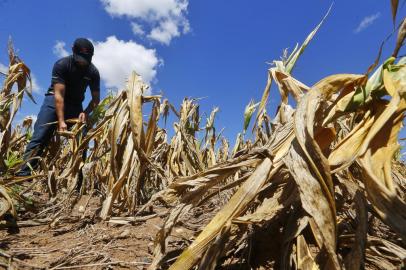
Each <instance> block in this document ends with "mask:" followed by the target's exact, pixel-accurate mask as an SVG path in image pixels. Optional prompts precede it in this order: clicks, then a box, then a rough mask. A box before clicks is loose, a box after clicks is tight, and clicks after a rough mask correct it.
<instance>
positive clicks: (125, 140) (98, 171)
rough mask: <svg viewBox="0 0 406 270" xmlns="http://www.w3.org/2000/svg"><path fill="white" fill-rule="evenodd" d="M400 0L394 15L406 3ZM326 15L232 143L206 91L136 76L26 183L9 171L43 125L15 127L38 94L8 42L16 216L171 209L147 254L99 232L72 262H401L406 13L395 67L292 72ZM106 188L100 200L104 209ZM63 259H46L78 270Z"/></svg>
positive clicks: (9, 149)
mask: <svg viewBox="0 0 406 270" xmlns="http://www.w3.org/2000/svg"><path fill="white" fill-rule="evenodd" d="M392 3H393V16H394V19H395V17H396V10H397V4H396V3H397V1H392ZM323 20H324V19H323ZM322 22H323V21H322ZM322 22H321V23H320V24H319V25H318V26H317V27H316V28H315V29H314V30H313V31H312V32H311V33H310V35H309V36H308V37H307V38H306V40H305V41H304V42H303V44H302V45H300V46H297V47H296V48H295V49H294V50H293V51H292V52H291V53H290V54H288V53H287V52H285V54H284V55H283V57H282V59H281V60H278V61H274V62H273V65H272V67H271V68H270V69H269V70H268V78H267V83H266V87H265V90H264V93H263V97H262V100H261V101H260V102H259V103H257V104H255V103H254V102H250V103H249V104H248V105H247V108H246V110H245V112H244V120H243V131H242V133H241V134H239V135H238V136H237V139H236V142H235V145H234V146H233V148H232V149H231V148H230V143H229V141H228V140H227V139H225V138H223V137H222V136H221V132H220V134H218V133H216V129H215V124H214V122H215V115H216V113H217V112H218V109H217V108H215V109H214V110H213V111H212V113H211V114H210V116H209V118H207V120H206V123H202V116H201V114H200V111H199V105H198V103H197V100H195V99H184V100H183V102H182V105H181V107H180V108H179V110H177V109H176V108H174V106H172V105H171V104H170V103H169V102H168V101H167V100H163V101H162V97H161V96H146V95H145V94H144V93H145V90H146V89H147V87H148V86H147V85H145V84H144V83H143V82H142V80H141V78H140V76H138V75H137V74H136V73H135V72H134V73H133V74H132V76H131V77H130V78H129V80H128V84H127V87H126V89H125V90H123V91H121V92H119V93H118V94H117V95H115V96H112V95H110V96H108V97H107V98H106V99H105V100H104V101H103V102H102V103H101V105H99V107H98V108H97V109H96V111H95V112H94V113H93V115H92V117H91V120H90V123H88V125H87V127H86V126H85V125H83V124H81V123H78V122H77V121H76V120H72V121H73V123H74V125H73V128H72V129H71V130H70V131H69V132H66V133H64V134H59V136H57V137H56V139H55V141H54V142H52V143H51V146H50V147H49V150H48V152H47V154H46V155H45V157H44V158H42V159H41V162H40V164H41V166H40V168H39V169H37V170H35V172H34V175H33V176H31V177H29V178H25V179H24V178H19V179H17V178H14V177H12V176H11V175H12V174H13V173H14V172H15V171H16V170H18V168H19V167H20V166H21V165H22V162H23V161H22V160H21V155H22V151H23V149H24V146H25V144H26V142H27V140H28V139H29V134H30V132H31V128H30V120H29V119H27V120H26V121H25V122H24V123H23V126H21V127H19V126H17V127H13V126H12V125H11V122H12V120H13V117H14V115H15V112H16V111H17V109H18V107H19V106H20V103H21V99H22V95H23V94H24V93H28V94H29V93H30V91H28V90H27V87H26V86H27V82H29V69H28V68H27V67H26V66H25V65H24V64H23V62H22V61H21V60H19V59H18V58H17V57H16V56H15V54H14V52H13V49H12V47H11V46H10V68H9V72H8V74H6V79H5V83H4V86H3V90H2V92H1V96H0V97H1V99H0V106H1V112H2V115H1V116H0V131H1V138H0V142H1V149H2V151H1V155H2V160H3V162H2V164H1V167H0V168H1V170H2V177H1V178H0V191H1V196H0V217H3V218H4V219H5V220H6V221H5V222H4V224H5V226H6V227H10V226H12V224H11V223H13V222H15V220H17V222H16V224H17V225H20V226H23V225H24V222H28V223H30V224H31V225H32V226H34V225H35V224H37V225H44V224H48V226H49V228H53V227H55V226H58V225H57V224H59V226H60V224H65V225H66V223H74V224H79V225H74V226H73V227H72V228H70V229H69V230H68V231H75V230H81V229H83V228H87V227H86V224H96V225H97V224H103V223H101V221H108V222H109V223H115V224H124V226H126V225H128V224H133V225H134V224H135V225H136V224H139V223H140V222H141V223H142V222H145V220H148V219H150V218H154V217H156V216H157V215H158V214H159V216H160V217H161V218H162V221H161V223H162V224H159V225H160V228H159V230H158V232H157V233H156V236H155V237H154V241H155V245H154V248H152V249H151V250H150V251H151V253H152V254H151V255H152V256H151V259H149V260H147V261H146V262H140V264H139V265H134V264H133V265H131V264H128V263H127V264H125V263H121V264H120V262H114V261H111V260H110V259H109V257H108V256H103V254H102V248H101V247H100V246H97V245H96V244H95V243H93V242H91V244H90V246H92V248H90V247H89V243H87V244H86V245H85V244H83V245H78V246H77V247H76V249H75V248H73V249H72V252H75V250H76V251H77V252H78V254H80V256H88V257H87V258H88V259H87V260H86V261H85V263H83V260H82V257H80V256H79V257H77V256H75V254H73V255H72V254H70V256H67V257H61V259H60V260H59V261H57V263H59V264H61V263H62V264H63V267H68V266H72V267H75V265H76V266H77V265H79V264H86V265H90V266H93V267H95V268H97V267H100V268H103V267H107V266H109V267H113V266H114V267H129V268H131V267H133V268H136V267H138V268H140V269H141V268H148V269H160V268H163V269H168V268H169V269H251V268H252V269H273V268H277V269H363V268H365V269H401V268H402V267H404V265H405V258H406V249H405V248H406V245H405V241H406V240H405V239H406V201H405V196H406V195H405V190H406V180H405V175H406V173H405V172H406V169H405V165H404V164H403V163H402V162H401V161H400V160H399V159H398V158H397V154H398V153H399V148H400V145H399V142H398V135H399V132H400V130H401V128H402V127H403V123H402V121H403V118H404V112H405V109H406V57H398V53H399V50H400V48H401V46H402V45H403V42H404V39H405V35H406V20H405V19H403V21H402V23H401V24H400V26H399V30H398V36H397V42H396V44H395V49H394V52H393V55H391V56H390V57H389V58H387V59H386V60H384V61H383V63H382V64H379V63H380V61H379V59H380V58H379V57H378V59H377V60H376V62H375V63H374V64H373V65H372V66H371V67H369V68H368V70H367V72H366V73H365V74H334V75H331V76H328V77H326V78H323V79H321V80H320V81H319V82H318V83H316V84H315V85H313V86H311V87H309V86H306V85H305V84H304V83H302V82H300V81H298V80H297V79H295V78H294V77H293V75H292V70H293V68H294V66H295V64H296V61H297V60H298V59H299V57H300V55H301V54H302V53H303V51H304V49H305V48H306V46H307V45H308V43H309V42H310V41H311V39H312V38H313V36H314V35H315V34H316V32H317V30H318V28H319V27H320V26H321V24H322ZM15 83H16V84H17V85H18V87H17V89H16V90H15V92H13V91H12V87H13V84H15ZM272 84H276V86H277V89H278V90H279V93H280V96H281V103H280V104H279V106H278V108H277V110H276V113H275V116H274V117H271V116H270V115H269V114H268V113H267V111H266V104H267V101H268V99H269V96H270V90H271V86H272ZM292 100H293V102H292ZM148 104H149V105H148ZM293 104H295V105H293ZM146 106H149V108H148V109H146ZM255 111H256V115H255V121H254V123H253V129H252V132H253V136H252V137H249V138H248V139H247V135H246V133H247V130H248V127H249V124H250V122H251V118H252V117H253V116H254V114H255ZM171 112H172V113H173V114H175V115H176V117H177V119H178V120H177V122H175V123H173V129H174V135H173V137H172V138H171V139H170V140H168V135H167V131H166V130H165V129H162V128H160V127H159V125H158V123H159V122H160V121H161V122H162V121H164V122H165V123H166V118H167V116H168V114H169V113H171ZM146 113H147V114H148V116H147V117H144V114H146ZM84 129H88V130H87V132H83V131H84ZM58 145H61V147H57V146H58ZM84 154H86V155H87V156H86V159H85V160H83V158H82V157H83V155H84ZM35 194H43V196H45V195H44V194H46V198H41V199H40V198H38V196H35ZM84 198H86V199H84ZM92 198H98V199H99V200H100V202H99V203H96V206H94V207H93V208H92V207H89V203H90V202H91V200H92ZM78 201H81V202H83V201H84V202H83V203H82V204H81V205H80V207H81V208H80V213H81V214H80V215H78V216H77V217H76V218H74V220H73V221H72V219H73V218H72V216H70V215H71V213H72V211H73V210H74V207H77V205H78V204H77V202H78ZM16 206H18V208H19V209H18V211H16V209H15V208H16ZM162 206H163V207H164V208H162ZM157 207H158V208H159V209H160V211H157V209H158V208H157ZM158 212H159V213H158ZM69 220H70V221H69ZM83 224H84V225H83ZM135 225H134V226H135ZM62 233H63V232H62ZM110 240H111V239H110ZM85 251H86V252H87V253H86V252H85ZM22 252H23V251H22ZM92 252H93V253H92ZM1 256H2V257H4V258H5V260H4V262H5V263H3V262H2V263H3V265H4V264H7V263H8V265H11V266H12V265H14V267H15V268H16V269H19V267H30V266H27V265H26V263H24V262H23V261H22V260H20V259H14V258H13V256H11V255H10V254H8V253H7V252H2V253H0V257H1ZM33 256H34V255H33ZM79 261H81V262H82V263H79ZM53 263H54V264H51V265H48V267H50V268H52V267H53V268H52V269H64V268H61V267H62V266H61V265H59V267H60V268H58V267H56V266H58V264H57V263H56V264H55V262H53ZM92 264H93V265H92ZM90 266H88V267H90ZM31 267H32V266H31ZM79 268H80V267H79Z"/></svg>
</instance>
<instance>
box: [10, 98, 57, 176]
mask: <svg viewBox="0 0 406 270" xmlns="http://www.w3.org/2000/svg"><path fill="white" fill-rule="evenodd" d="M56 120H57V118H56V111H55V99H54V96H53V95H49V96H45V99H44V103H43V104H42V106H41V110H40V112H39V114H38V117H37V121H36V122H35V125H34V133H33V135H32V138H31V140H30V142H29V143H28V145H27V147H26V149H25V152H24V157H23V158H24V161H27V160H28V159H29V158H31V157H34V156H41V155H42V152H43V151H44V148H45V146H46V145H47V143H48V142H49V140H50V139H51V136H52V134H53V133H54V131H55V129H56V125H55V124H52V125H47V124H48V123H51V122H55V121H56ZM28 163H29V164H30V166H31V167H32V168H36V167H37V166H38V160H37V159H34V160H31V161H29V162H27V163H26V164H25V165H24V166H23V168H22V169H21V171H20V172H18V174H17V175H20V176H25V175H30V174H31V169H30V168H29V166H28Z"/></svg>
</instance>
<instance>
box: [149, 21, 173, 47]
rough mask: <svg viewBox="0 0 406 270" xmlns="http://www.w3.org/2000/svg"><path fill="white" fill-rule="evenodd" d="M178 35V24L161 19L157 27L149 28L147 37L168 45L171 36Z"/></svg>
mask: <svg viewBox="0 0 406 270" xmlns="http://www.w3.org/2000/svg"><path fill="white" fill-rule="evenodd" d="M179 35H180V33H179V29H178V26H177V25H176V24H175V23H174V22H173V21H171V20H167V21H163V22H161V23H160V24H159V26H158V27H155V28H154V29H152V30H151V33H150V34H149V35H148V37H149V38H151V39H153V40H156V41H159V42H161V43H163V44H166V45H169V43H170V42H171V39H172V38H173V37H178V36H179Z"/></svg>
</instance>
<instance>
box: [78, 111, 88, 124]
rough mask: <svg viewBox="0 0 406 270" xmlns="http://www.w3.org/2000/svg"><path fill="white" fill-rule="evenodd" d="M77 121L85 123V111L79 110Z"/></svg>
mask: <svg viewBox="0 0 406 270" xmlns="http://www.w3.org/2000/svg"><path fill="white" fill-rule="evenodd" d="M78 118H79V121H80V122H82V123H86V121H87V114H86V113H85V112H81V113H80V114H79V117H78Z"/></svg>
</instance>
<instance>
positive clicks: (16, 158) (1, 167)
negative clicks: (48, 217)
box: [0, 39, 35, 218]
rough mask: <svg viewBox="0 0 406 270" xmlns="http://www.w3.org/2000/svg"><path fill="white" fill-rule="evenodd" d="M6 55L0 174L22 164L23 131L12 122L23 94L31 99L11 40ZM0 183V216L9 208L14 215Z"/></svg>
mask: <svg viewBox="0 0 406 270" xmlns="http://www.w3.org/2000/svg"><path fill="white" fill-rule="evenodd" d="M8 56H9V67H8V71H7V72H6V74H3V76H4V80H3V86H2V88H1V91H0V176H3V175H6V174H9V173H12V172H13V171H14V169H15V168H16V167H17V168H18V165H19V164H21V163H22V160H21V156H20V155H19V153H20V151H21V149H22V148H24V146H25V144H26V139H27V138H26V134H22V133H21V127H17V128H16V129H14V130H12V128H13V127H12V122H13V119H14V117H15V115H16V113H17V111H18V109H19V108H20V106H21V102H22V99H23V96H24V93H26V94H27V95H28V97H30V99H31V100H32V101H34V99H33V97H32V94H31V92H32V89H31V77H30V69H29V68H28V67H27V66H26V65H25V64H24V62H23V61H21V59H20V58H19V57H18V56H17V55H16V54H15V52H14V47H13V44H12V42H11V39H10V40H9V43H8ZM0 76H1V74H0ZM34 102H35V101H34ZM31 124H32V121H31V120H29V119H26V120H25V121H24V123H23V127H25V129H26V130H25V132H27V131H29V130H30V126H31ZM2 182H3V181H2V179H0V218H1V217H2V216H3V215H4V214H5V213H7V212H8V211H9V210H10V211H11V213H12V214H13V215H14V216H16V213H15V209H14V203H13V200H12V198H11V197H10V190H9V188H8V187H6V186H5V185H4V183H2Z"/></svg>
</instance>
